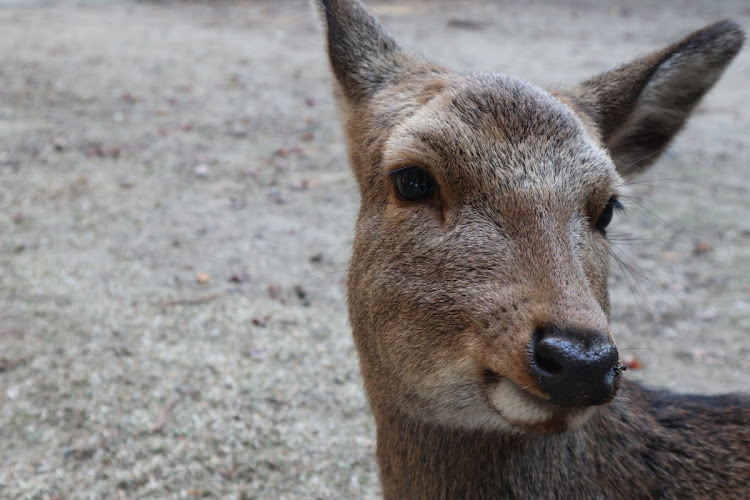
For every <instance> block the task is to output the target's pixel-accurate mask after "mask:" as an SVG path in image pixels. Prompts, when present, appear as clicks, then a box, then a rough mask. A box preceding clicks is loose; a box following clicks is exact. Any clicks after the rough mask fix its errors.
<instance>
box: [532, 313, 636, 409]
mask: <svg viewBox="0 0 750 500" xmlns="http://www.w3.org/2000/svg"><path fill="white" fill-rule="evenodd" d="M529 351H530V368H531V372H532V374H533V375H534V376H535V377H536V379H537V381H538V382H539V385H540V387H541V389H542V390H543V391H544V392H545V393H546V394H547V395H548V396H549V398H550V401H551V402H552V403H554V404H557V405H560V406H576V407H581V406H593V405H600V404H604V403H607V402H608V401H610V400H611V399H612V398H613V397H614V395H615V394H616V393H617V389H618V387H619V385H620V373H621V372H622V368H621V367H620V364H619V358H618V355H617V347H615V346H614V344H612V343H611V342H610V340H609V338H608V336H607V334H606V333H604V332H591V331H585V332H582V331H579V330H562V329H558V328H555V327H545V328H540V329H538V330H537V331H536V333H535V334H534V337H533V338H532V340H531V343H530V346H529Z"/></svg>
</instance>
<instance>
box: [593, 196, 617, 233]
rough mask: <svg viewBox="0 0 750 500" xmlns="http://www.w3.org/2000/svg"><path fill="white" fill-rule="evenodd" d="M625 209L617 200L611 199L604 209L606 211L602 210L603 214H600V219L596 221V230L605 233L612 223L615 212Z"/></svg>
mask: <svg viewBox="0 0 750 500" xmlns="http://www.w3.org/2000/svg"><path fill="white" fill-rule="evenodd" d="M624 209H625V207H623V206H622V203H620V201H619V200H618V199H617V198H612V199H610V200H609V201H608V202H607V205H606V206H605V207H604V210H602V213H601V214H599V218H598V219H597V220H596V224H595V225H594V227H595V228H596V230H597V231H599V232H601V233H605V232H606V231H605V229H607V226H609V223H610V222H612V216H613V215H614V212H615V210H624Z"/></svg>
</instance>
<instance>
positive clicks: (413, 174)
mask: <svg viewBox="0 0 750 500" xmlns="http://www.w3.org/2000/svg"><path fill="white" fill-rule="evenodd" d="M391 178H392V179H393V180H394V182H395V183H396V189H398V194H399V195H401V197H402V198H403V199H404V200H406V201H421V200H426V199H429V198H430V197H432V195H433V193H434V192H435V182H434V181H433V180H432V177H431V176H430V174H428V173H427V172H425V171H424V170H422V169H421V168H419V167H404V168H400V169H398V170H396V171H394V172H392V173H391Z"/></svg>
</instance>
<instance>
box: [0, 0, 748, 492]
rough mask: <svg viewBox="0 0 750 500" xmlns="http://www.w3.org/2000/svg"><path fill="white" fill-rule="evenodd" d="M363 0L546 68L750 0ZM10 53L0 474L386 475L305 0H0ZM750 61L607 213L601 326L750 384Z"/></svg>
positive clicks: (470, 54)
mask: <svg viewBox="0 0 750 500" xmlns="http://www.w3.org/2000/svg"><path fill="white" fill-rule="evenodd" d="M24 4H25V5H24ZM30 4H34V5H30ZM370 5H371V6H372V8H373V10H374V11H375V12H376V13H378V14H379V15H380V16H381V17H382V19H383V21H384V23H385V24H386V25H387V26H388V27H389V29H390V30H391V31H392V33H393V34H394V35H395V36H396V37H397V38H399V39H401V40H402V41H403V42H404V43H405V44H407V45H410V46H413V47H415V48H417V49H418V50H420V51H421V52H423V53H425V54H428V55H429V56H430V57H431V58H432V59H433V60H436V61H439V62H442V63H444V64H446V65H449V66H452V67H455V68H458V69H462V70H494V71H502V72H509V73H514V74H516V75H518V76H520V77H522V78H525V79H528V80H531V81H535V82H537V83H541V84H560V83H566V82H567V83H574V82H576V81H577V80H579V79H582V78H584V77H586V76H589V75H591V74H593V73H595V72H597V71H599V70H601V69H604V68H606V67H609V66H612V65H613V64H615V63H617V62H621V61H624V60H626V59H628V58H630V57H632V56H635V55H637V54H641V53H643V52H646V51H648V50H651V49H655V48H660V47H661V46H663V45H665V44H667V43H669V42H672V41H674V40H676V39H677V38H679V37H681V36H682V35H684V34H686V33H687V32H689V31H690V30H692V29H695V28H699V27H702V26H703V25H705V24H708V23H709V22H713V21H715V20H718V19H722V18H731V19H735V20H738V21H740V22H741V23H743V24H744V25H745V26H746V27H750V6H748V4H747V1H746V0H724V1H722V2H702V1H699V0H694V1H687V0H675V1H670V2H656V1H650V0H634V1H629V2H618V3H617V4H609V3H606V2H599V1H595V0H589V1H583V0H568V1H565V2H558V1H552V0H547V1H536V2H532V3H528V4H527V3H526V2H521V1H520V0H517V1H516V0H512V1H505V2H477V1H462V2H448V1H441V2H435V1H430V2H427V1H422V2H412V1H408V2H391V3H383V2H371V3H370ZM0 61H2V62H1V63H0V443H1V444H0V497H2V498H19V499H20V498H24V499H26V498H28V499H52V498H101V499H104V498H192V497H208V498H305V499H307V498H373V497H377V495H378V493H379V486H378V481H377V469H376V466H375V463H374V458H373V455H374V439H373V436H374V428H373V423H372V420H371V417H370V415H369V412H368V408H367V403H366V400H365V398H364V396H363V394H362V388H361V381H360V378H359V372H358V368H357V359H356V354H355V352H354V350H353V347H352V341H351V339H350V331H349V327H348V325H347V320H346V309H345V304H344V302H345V289H344V286H343V282H344V278H345V270H346V268H347V261H348V258H349V252H350V245H351V240H352V232H353V221H354V218H355V215H356V210H357V196H358V194H357V189H356V186H355V185H354V181H353V179H352V177H351V175H350V173H349V171H348V167H347V164H346V159H345V151H344V145H343V143H342V134H341V132H340V130H339V125H338V123H337V121H336V116H335V112H334V108H333V103H332V99H331V97H330V77H329V74H328V68H327V66H326V60H325V58H324V52H323V46H322V40H321V33H320V30H319V27H318V22H317V19H316V17H315V16H314V15H313V13H312V11H311V9H310V6H309V5H308V3H307V1H305V0H299V1H291V0H290V1H279V0H276V1H252V2H208V1H206V2H202V3H185V2H179V3H168V2H159V3H115V2H104V3H96V2H95V3H93V4H92V3H88V4H79V3H76V2H62V3H55V2H22V1H18V0H16V1H7V0H4V1H2V2H0ZM749 81H750V49H747V48H746V50H745V51H744V52H743V53H742V54H741V55H740V56H739V57H738V59H737V60H736V61H735V62H734V63H733V64H732V66H731V67H730V68H729V70H728V72H727V74H726V75H725V76H724V78H723V80H721V82H720V83H719V84H718V85H717V86H716V88H715V89H714V90H713V92H712V93H711V94H710V96H709V97H708V98H707V99H706V100H705V101H704V102H703V103H702V105H701V106H700V108H699V109H698V110H697V112H696V114H695V116H694V118H693V120H692V122H691V123H690V125H689V126H688V128H687V129H686V130H685V131H684V132H683V133H682V134H681V136H680V137H679V138H678V140H677V141H676V142H675V143H674V145H673V146H672V148H671V149H670V151H669V153H668V154H666V155H665V156H664V158H663V159H662V160H661V161H660V162H659V163H658V164H657V166H656V167H655V168H654V169H653V170H652V171H651V172H650V173H649V174H647V175H646V177H644V178H642V179H638V180H637V181H634V182H633V183H632V184H631V186H630V188H629V189H630V191H629V193H630V203H629V206H630V207H629V210H628V212H627V213H626V214H625V215H620V216H617V220H616V221H615V222H614V223H613V231H612V234H613V235H614V237H615V238H616V239H617V241H618V250H617V252H618V253H619V255H621V256H622V258H623V259H625V261H626V262H627V263H628V264H629V265H630V266H632V267H634V270H633V271H632V272H623V270H621V269H620V268H618V266H617V265H615V264H614V263H613V275H612V278H611V286H612V303H613V314H614V318H613V331H614V333H615V334H616V336H617V341H618V345H619V346H620V350H621V352H622V353H623V355H624V356H626V357H627V359H628V361H629V362H630V363H631V364H636V365H638V364H640V365H641V367H640V369H637V370H636V369H633V370H629V371H628V372H627V376H628V377H631V378H633V379H637V380H640V381H642V382H644V383H646V384H649V385H652V386H663V387H668V388H670V389H674V390H681V391H686V392H690V391H692V392H707V393H715V392H726V391H733V390H750V336H749V335H748V334H749V333H750V217H748V212H749V210H750V135H749V134H748V130H750V104H749V103H750V100H749V99H748V88H749V87H748V82H749Z"/></svg>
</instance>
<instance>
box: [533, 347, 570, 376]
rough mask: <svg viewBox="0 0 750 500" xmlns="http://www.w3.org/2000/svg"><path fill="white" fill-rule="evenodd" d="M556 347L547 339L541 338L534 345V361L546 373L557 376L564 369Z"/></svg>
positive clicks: (561, 357) (560, 355) (559, 352)
mask: <svg viewBox="0 0 750 500" xmlns="http://www.w3.org/2000/svg"><path fill="white" fill-rule="evenodd" d="M558 347H559V346H556V345H554V343H553V342H550V341H548V340H542V341H540V342H538V343H537V344H536V345H535V346H534V363H536V366H537V368H539V369H540V370H542V371H544V372H546V374H547V375H552V376H557V375H560V374H562V372H563V370H564V369H565V366H564V359H563V356H562V353H561V351H560V349H559V348H558Z"/></svg>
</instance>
